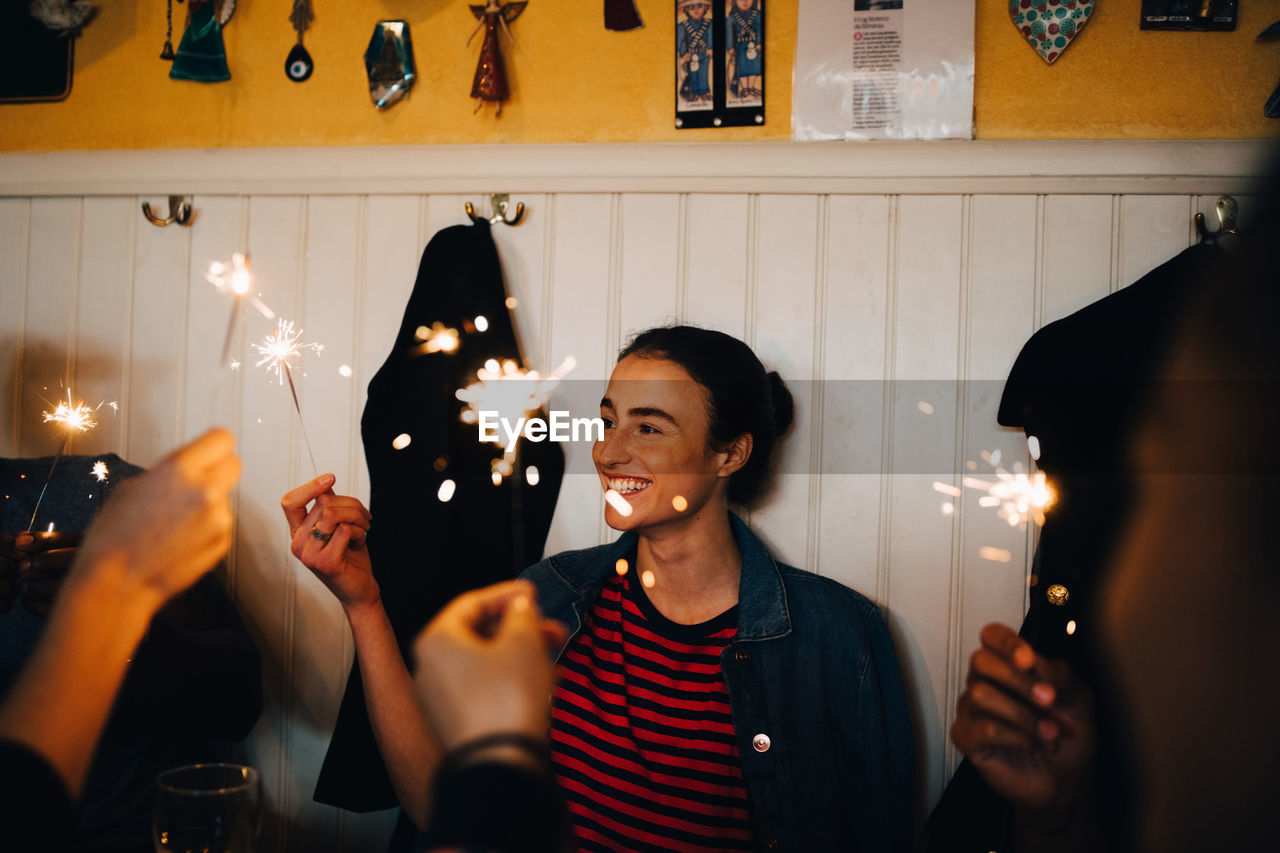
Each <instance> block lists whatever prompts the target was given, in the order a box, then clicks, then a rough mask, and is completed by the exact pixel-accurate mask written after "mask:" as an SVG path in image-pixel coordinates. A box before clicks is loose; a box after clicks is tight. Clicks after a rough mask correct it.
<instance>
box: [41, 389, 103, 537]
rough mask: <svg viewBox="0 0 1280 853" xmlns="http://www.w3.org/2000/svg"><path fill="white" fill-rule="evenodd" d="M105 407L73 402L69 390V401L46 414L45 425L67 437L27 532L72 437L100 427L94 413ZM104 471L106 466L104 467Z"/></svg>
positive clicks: (45, 484) (50, 471)
mask: <svg viewBox="0 0 1280 853" xmlns="http://www.w3.org/2000/svg"><path fill="white" fill-rule="evenodd" d="M103 405H105V404H104V403H99V404H98V405H97V407H96V408H90V407H89V406H86V405H85V403H84V401H83V400H81V401H80V402H78V403H72V402H71V389H70V388H68V389H67V401H66V402H65V403H63V402H59V403H58V405H57V406H55V407H54V409H53V411H52V412H45V413H44V422H45V423H47V424H48V423H56V424H58V425H59V426H60V427H62V428H63V429H64V430H66V433H67V434H66V436H65V437H64V438H63V439H62V446H61V447H59V448H58V452H57V454H55V455H54V457H53V464H52V465H50V466H49V475H48V476H47V477H45V478H44V485H43V486H42V487H41V488H40V496H39V497H37V498H36V505H35V508H34V509H33V510H31V521H29V522H28V523H27V532H28V533H30V532H31V528H32V527H33V526H34V525H35V523H36V514H37V513H38V512H40V503H41V502H42V501H43V500H44V493H45V492H46V491H48V489H49V481H50V480H52V479H53V472H54V470H55V469H56V468H57V467H58V460H59V459H61V458H62V455H63V454H64V453H66V452H67V446H68V445H69V444H70V443H71V436H73V435H75V434H76V433H77V432H88V431H89V430H91V429H93V428H94V427H96V426H97V425H98V421H97V419H96V418H94V413H95V412H96V411H97V410H98V409H101V408H102V407H103ZM115 406H116V404H115V403H114V402H113V403H112V404H111V407H112V408H113V409H114V408H115ZM103 467H104V470H105V467H106V466H103Z"/></svg>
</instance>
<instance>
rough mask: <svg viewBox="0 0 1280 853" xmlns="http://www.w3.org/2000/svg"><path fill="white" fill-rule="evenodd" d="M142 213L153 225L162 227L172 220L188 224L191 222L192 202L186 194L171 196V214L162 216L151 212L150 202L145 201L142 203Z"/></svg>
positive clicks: (180, 223)
mask: <svg viewBox="0 0 1280 853" xmlns="http://www.w3.org/2000/svg"><path fill="white" fill-rule="evenodd" d="M142 215H143V216H145V217H147V221H148V222H150V223H151V224H152V225H159V226H160V227H161V228H163V227H164V226H166V225H168V224H169V223H170V222H176V223H178V224H179V225H187V224H189V223H190V222H191V202H190V201H189V200H188V199H187V197H186V196H184V195H171V196H169V215H168V216H166V217H164V218H161V217H159V216H156V215H154V214H153V213H152V212H151V204H150V202H145V201H144V202H143V203H142Z"/></svg>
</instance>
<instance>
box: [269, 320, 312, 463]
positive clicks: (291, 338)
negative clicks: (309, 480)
mask: <svg viewBox="0 0 1280 853" xmlns="http://www.w3.org/2000/svg"><path fill="white" fill-rule="evenodd" d="M253 348H254V349H256V350H257V351H258V355H260V356H262V360H261V361H259V362H258V363H257V364H256V365H254V366H255V367H262V366H263V365H264V364H265V365H267V374H268V375H270V373H271V371H273V370H274V371H275V372H276V379H277V380H278V381H279V383H280V384H281V385H283V384H284V383H285V380H286V379H287V380H289V394H290V396H292V397H293V408H294V411H296V412H297V413H298V426H299V427H301V429H302V440H303V442H304V443H305V444H306V445H307V455H308V456H310V457H311V468H312V469H313V470H315V471H316V472H317V474H318V473H319V470H320V469H319V468H318V467H317V466H316V455H315V453H314V452H312V450H311V439H310V438H309V437H308V436H307V424H306V422H305V421H303V420H302V404H301V403H299V402H298V389H297V386H295V385H294V384H293V369H292V363H293V360H294V359H296V358H301V357H302V351H303V350H304V349H309V350H314V351H315V352H316V354H317V355H319V354H320V353H321V352H322V351H323V350H324V344H304V343H303V342H302V330H301V329H298V330H297V331H296V332H295V331H294V330H293V323H291V322H290V321H288V320H285V319H284V318H281V319H279V320H277V321H276V328H275V330H274V331H273V332H271V334H269V335H267V337H266V338H265V339H264V340H263V342H262V343H260V344H254V345H253Z"/></svg>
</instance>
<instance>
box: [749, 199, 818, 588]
mask: <svg viewBox="0 0 1280 853" xmlns="http://www.w3.org/2000/svg"><path fill="white" fill-rule="evenodd" d="M820 204H821V201H820V200H819V199H817V198H815V197H813V196H809V195H782V196H776V195H766V196H759V197H758V198H757V199H756V219H755V229H754V230H753V232H752V233H751V234H750V239H751V241H752V243H753V244H754V247H755V248H754V251H753V252H752V254H753V255H754V256H755V260H756V268H755V274H754V276H753V279H754V284H755V286H754V288H753V290H754V296H755V299H754V305H752V306H751V314H752V316H754V318H755V325H754V335H753V336H752V337H753V338H754V346H753V349H754V350H755V352H756V355H758V356H759V357H760V360H761V361H762V362H763V363H764V365H765V369H766V370H776V371H777V372H778V373H779V374H780V375H781V376H782V378H783V381H785V382H787V383H788V384H789V387H790V390H791V394H792V396H793V398H794V400H795V408H796V416H795V422H794V423H793V424H792V426H791V431H790V433H789V434H788V435H787V437H786V439H785V440H784V441H783V443H782V444H781V445H780V446H779V452H778V454H777V466H778V467H777V471H778V473H779V476H778V477H776V478H775V482H774V483H773V488H772V489H771V490H770V492H769V494H768V500H767V501H765V502H763V503H762V504H761V505H760V507H759V508H758V509H757V510H756V511H755V512H752V513H751V521H752V523H753V524H756V525H758V526H759V528H760V530H761V532H763V533H764V535H765V537H766V538H767V540H768V541H769V543H770V545H771V546H772V547H773V549H774V551H775V556H777V557H778V558H779V559H781V560H783V561H785V562H787V563H790V564H792V565H795V566H804V567H808V566H809V565H810V564H812V563H813V562H814V559H815V557H814V554H812V553H811V552H810V541H811V536H810V519H811V518H812V517H813V516H812V514H811V509H812V508H811V503H814V502H816V501H817V491H816V490H817V485H818V484H817V481H816V480H815V479H813V478H812V477H810V476H809V474H810V472H811V471H813V470H814V468H815V467H817V463H818V457H817V456H816V455H815V454H816V453H817V452H818V451H819V449H820V447H821V439H820V437H816V436H814V435H813V427H814V423H815V419H814V409H813V401H814V390H815V384H814V379H815V378H816V377H817V365H816V363H815V362H816V359H817V353H816V352H815V351H816V350H818V348H819V346H820V340H821V339H820V337H819V334H818V332H819V329H818V327H817V309H816V307H815V300H816V292H817V289H818V276H817V268H818V263H819V260H820V252H819V249H820V243H819V233H820V232H819V228H818V225H819V223H818V218H819V206H820ZM819 423H820V422H819Z"/></svg>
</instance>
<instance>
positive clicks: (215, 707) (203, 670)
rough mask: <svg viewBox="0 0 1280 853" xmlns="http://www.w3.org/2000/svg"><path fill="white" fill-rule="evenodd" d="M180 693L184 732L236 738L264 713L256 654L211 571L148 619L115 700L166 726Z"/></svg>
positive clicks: (148, 721)
mask: <svg viewBox="0 0 1280 853" xmlns="http://www.w3.org/2000/svg"><path fill="white" fill-rule="evenodd" d="M173 696H182V697H184V704H183V707H184V711H183V713H182V714H181V715H179V716H180V725H181V727H182V728H183V730H184V731H187V732H189V733H192V734H198V735H202V736H205V737H211V738H215V739H218V740H224V741H237V740H240V739H242V738H243V737H244V736H245V735H247V734H248V733H249V730H250V729H252V728H253V725H254V723H256V722H257V720H258V717H259V715H260V714H261V713H262V660H261V658H260V656H259V655H258V650H257V647H256V646H254V644H253V640H252V639H251V638H250V637H249V633H248V631H247V630H246V629H245V625H244V622H243V620H242V619H241V618H240V614H239V613H238V612H237V611H236V608H235V604H234V603H233V602H232V601H231V597H230V596H229V595H227V593H226V590H224V589H223V588H222V584H221V583H219V582H218V579H217V578H216V577H215V576H214V575H213V573H209V574H207V575H205V576H204V577H202V578H201V579H200V580H199V581H198V582H196V584H195V585H194V586H192V587H191V588H190V589H188V590H187V591H186V592H184V593H182V594H181V595H179V596H177V597H176V598H174V599H173V600H172V601H170V602H169V603H168V604H167V605H165V607H164V608H163V609H162V610H161V611H160V612H159V613H157V614H156V616H155V618H154V619H153V620H152V621H151V626H150V628H149V629H148V631H147V636H146V638H145V639H144V640H143V642H142V644H141V645H140V646H139V647H138V650H137V652H136V653H135V654H134V658H133V663H132V664H130V666H129V672H128V675H127V676H126V678H125V683H124V686H123V688H122V689H121V693H120V698H119V699H118V701H117V707H118V708H127V709H128V710H129V711H130V714H129V715H128V718H129V719H135V720H138V721H146V724H148V725H155V726H164V727H171V726H172V725H174V717H173V715H172V714H171V713H169V710H170V709H171V708H172V700H171V697H173Z"/></svg>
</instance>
